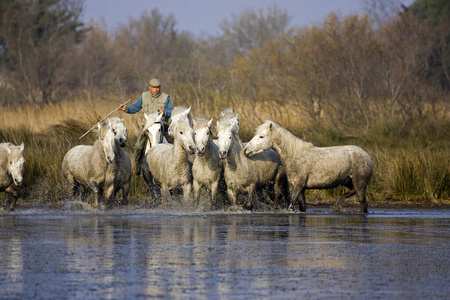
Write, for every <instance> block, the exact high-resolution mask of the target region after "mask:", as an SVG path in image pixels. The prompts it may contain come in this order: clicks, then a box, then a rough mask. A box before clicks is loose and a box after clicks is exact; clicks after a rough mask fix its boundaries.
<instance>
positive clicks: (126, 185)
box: [107, 117, 131, 205]
mask: <svg viewBox="0 0 450 300" xmlns="http://www.w3.org/2000/svg"><path fill="white" fill-rule="evenodd" d="M107 121H108V122H109V123H110V124H111V127H112V129H113V132H114V137H115V141H116V145H115V148H114V149H115V150H114V155H115V158H114V163H113V164H109V165H108V171H107V173H108V172H115V176H114V177H115V179H114V193H113V195H112V198H111V204H112V202H114V199H115V197H116V194H117V193H118V192H119V191H120V190H122V195H123V197H122V203H121V204H122V205H125V204H128V193H129V192H130V182H131V159H130V156H129V155H128V153H127V152H126V151H125V149H124V148H125V146H126V145H127V141H128V131H127V128H126V127H125V124H124V122H123V119H121V118H119V117H112V118H108V119H107Z"/></svg>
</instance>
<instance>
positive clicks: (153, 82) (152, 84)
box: [148, 78, 161, 87]
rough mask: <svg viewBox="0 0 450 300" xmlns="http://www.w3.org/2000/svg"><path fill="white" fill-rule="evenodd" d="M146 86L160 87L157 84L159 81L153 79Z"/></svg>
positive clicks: (159, 84)
mask: <svg viewBox="0 0 450 300" xmlns="http://www.w3.org/2000/svg"><path fill="white" fill-rule="evenodd" d="M148 84H149V85H150V86H152V87H160V86H161V82H159V80H158V79H156V78H153V79H152V80H150V81H149V82H148Z"/></svg>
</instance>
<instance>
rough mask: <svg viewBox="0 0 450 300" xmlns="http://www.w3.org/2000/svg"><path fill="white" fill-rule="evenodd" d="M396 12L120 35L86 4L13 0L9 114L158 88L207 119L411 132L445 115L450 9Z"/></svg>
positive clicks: (417, 6) (440, 0)
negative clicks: (288, 120)
mask: <svg viewBox="0 0 450 300" xmlns="http://www.w3.org/2000/svg"><path fill="white" fill-rule="evenodd" d="M392 3H398V2H397V1H394V2H393V1H374V0H371V1H369V0H366V1H365V4H366V8H367V12H368V13H367V14H366V15H364V16H357V15H353V16H345V17H342V16H338V15H336V14H331V15H329V16H328V18H327V19H326V20H325V21H324V22H323V24H321V25H316V26H311V27H302V28H293V27H289V21H290V16H289V15H288V13H287V12H285V11H282V10H280V9H278V8H277V7H276V6H273V7H270V8H268V9H267V10H259V11H254V10H246V11H243V12H242V13H241V14H239V15H232V16H231V18H230V19H229V20H224V21H223V22H222V23H221V24H220V29H221V34H219V35H218V36H204V37H202V36H195V35H193V34H192V33H190V32H188V31H179V30H176V20H175V18H174V16H173V15H166V16H165V15H163V14H161V13H160V11H159V10H158V9H153V10H152V11H150V12H144V13H143V14H142V15H141V16H140V17H139V18H137V19H130V21H129V22H128V24H126V25H123V26H121V27H119V28H117V29H115V30H114V31H112V32H109V31H108V30H106V26H105V25H104V24H102V23H101V22H98V23H97V22H94V23H91V24H83V23H82V22H81V14H82V12H83V2H81V1H78V0H3V1H1V2H0V16H1V17H0V103H2V104H4V105H6V104H18V105H19V104H20V105H23V104H31V103H44V104H45V103H56V102H59V101H62V100H67V99H84V100H85V101H92V100H95V99H98V98H111V99H117V100H116V101H119V99H128V98H130V95H136V94H138V93H140V92H142V90H143V89H144V88H145V87H146V82H147V81H148V79H149V78H150V77H158V78H160V79H161V80H162V82H163V83H164V89H165V90H166V91H168V92H169V93H170V94H171V95H172V97H173V98H174V99H175V104H176V105H181V104H189V105H192V106H193V107H194V111H198V112H202V113H204V114H205V115H208V114H212V113H213V112H214V111H213V110H220V109H223V108H225V107H228V106H237V105H239V106H245V108H246V110H247V111H248V114H249V115H250V114H253V115H257V116H261V113H260V111H263V110H264V108H266V109H267V107H270V109H271V110H272V111H271V114H272V115H274V116H276V115H283V113H284V112H285V110H286V109H289V110H294V111H295V112H296V113H298V115H299V116H301V117H302V118H304V119H305V122H308V123H309V124H318V125H321V124H322V125H323V123H324V122H326V123H328V125H330V126H333V125H336V124H344V125H345V124H357V125H359V126H363V127H364V126H365V127H369V126H373V125H375V126H376V124H377V122H379V120H380V118H379V115H380V114H383V116H385V117H386V118H383V122H385V120H389V122H392V123H393V124H395V126H396V127H397V128H400V129H401V128H407V127H408V124H409V123H411V122H414V121H417V120H421V119H424V118H439V117H440V116H444V115H446V114H445V113H444V114H442V108H444V109H448V103H449V93H448V92H449V89H450V2H449V1H446V0H416V1H415V2H414V3H412V4H411V5H410V6H408V7H405V6H403V7H402V6H401V5H400V3H398V6H395V7H392ZM383 11H389V12H390V13H391V14H390V15H389V18H387V17H386V16H387V14H385V13H383ZM393 12H394V13H393ZM254 112H256V113H255V114H254ZM261 118H263V116H261ZM284 125H289V124H284Z"/></svg>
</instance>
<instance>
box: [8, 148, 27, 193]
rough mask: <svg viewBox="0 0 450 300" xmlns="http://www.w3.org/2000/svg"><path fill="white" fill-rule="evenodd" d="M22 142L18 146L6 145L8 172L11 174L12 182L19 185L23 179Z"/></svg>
mask: <svg viewBox="0 0 450 300" xmlns="http://www.w3.org/2000/svg"><path fill="white" fill-rule="evenodd" d="M23 149H24V145H23V143H22V144H21V145H20V146H14V145H13V146H12V147H7V148H6V150H7V152H8V172H9V174H11V176H12V178H13V181H14V184H16V185H20V184H21V183H22V181H23V165H24V163H25V159H24V158H23Z"/></svg>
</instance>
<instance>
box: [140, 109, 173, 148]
mask: <svg viewBox="0 0 450 300" xmlns="http://www.w3.org/2000/svg"><path fill="white" fill-rule="evenodd" d="M144 117H145V120H146V122H145V125H144V128H143V129H142V131H141V134H144V135H145V136H146V137H147V143H146V144H145V151H144V153H145V155H147V153H148V150H150V148H151V147H152V146H154V145H156V144H160V143H164V144H167V139H166V138H165V137H164V135H163V126H162V123H161V122H162V119H163V115H162V113H161V114H158V112H156V113H153V114H146V113H144Z"/></svg>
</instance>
